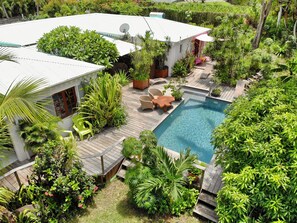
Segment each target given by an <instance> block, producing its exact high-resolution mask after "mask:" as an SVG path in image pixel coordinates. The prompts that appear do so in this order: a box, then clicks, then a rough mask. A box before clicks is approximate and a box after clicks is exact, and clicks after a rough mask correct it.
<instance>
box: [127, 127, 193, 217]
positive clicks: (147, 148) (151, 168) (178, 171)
mask: <svg viewBox="0 0 297 223" xmlns="http://www.w3.org/2000/svg"><path fill="white" fill-rule="evenodd" d="M129 140H130V142H129V144H130V145H132V146H130V147H129V148H133V149H132V151H133V152H135V151H136V153H137V154H139V153H141V154H142V157H143V162H140V159H138V161H136V162H135V164H136V165H135V166H134V167H132V168H129V169H128V171H127V174H126V179H125V181H126V183H127V184H128V185H129V188H130V191H129V195H130V198H131V200H132V202H133V203H134V204H135V205H136V206H137V207H139V208H142V209H144V210H146V211H147V212H148V213H149V214H172V215H180V214H181V213H183V212H185V211H186V210H188V209H190V208H192V207H193V206H194V205H195V203H196V200H197V196H198V191H197V190H196V189H188V188H187V187H186V185H187V181H186V179H185V178H184V176H183V174H184V172H185V171H187V170H190V169H191V168H192V165H193V163H194V162H195V161H196V159H197V157H196V156H195V155H191V154H190V150H187V151H186V152H185V153H184V152H181V153H180V157H179V158H178V159H173V158H172V157H170V156H169V155H168V153H167V152H166V151H165V149H164V148H163V147H160V146H157V139H156V136H155V135H154V134H153V133H152V132H151V131H147V130H146V131H143V132H141V134H140V140H137V139H135V138H134V139H133V140H134V141H135V144H136V145H137V148H136V149H135V147H133V143H132V138H131V139H129ZM136 142H137V143H136ZM141 144H142V146H141ZM141 149H142V151H141ZM126 151H127V150H125V153H126ZM136 153H135V154H136ZM130 154H131V155H132V156H133V155H134V153H130Z"/></svg>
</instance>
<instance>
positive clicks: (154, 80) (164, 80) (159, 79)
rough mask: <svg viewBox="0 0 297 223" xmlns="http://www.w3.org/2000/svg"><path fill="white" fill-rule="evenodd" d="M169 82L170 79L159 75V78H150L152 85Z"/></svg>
mask: <svg viewBox="0 0 297 223" xmlns="http://www.w3.org/2000/svg"><path fill="white" fill-rule="evenodd" d="M164 82H165V83H168V81H167V80H166V79H165V78H162V77H159V78H154V79H150V85H154V84H158V83H164Z"/></svg>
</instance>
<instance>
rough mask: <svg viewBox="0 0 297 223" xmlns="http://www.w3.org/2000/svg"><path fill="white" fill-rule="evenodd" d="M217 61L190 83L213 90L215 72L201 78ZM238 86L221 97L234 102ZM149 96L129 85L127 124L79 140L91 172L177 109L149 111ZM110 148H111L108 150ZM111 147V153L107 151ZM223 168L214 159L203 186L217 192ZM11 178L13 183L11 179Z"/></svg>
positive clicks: (109, 164) (160, 86)
mask: <svg viewBox="0 0 297 223" xmlns="http://www.w3.org/2000/svg"><path fill="white" fill-rule="evenodd" d="M212 66H213V64H212V63H206V64H205V66H204V67H196V68H194V69H193V72H192V73H191V74H190V75H189V76H188V77H187V84H186V85H187V86H190V87H194V88H199V89H204V90H209V88H210V85H211V83H210V81H211V75H210V77H208V78H207V79H200V76H201V74H202V72H203V71H204V70H205V69H207V70H211V69H212ZM163 85H164V83H160V84H155V85H154V86H152V87H154V88H158V89H160V90H163ZM234 92H235V89H234V88H230V87H222V95H221V97H220V98H219V99H222V100H226V101H232V100H233V98H234ZM140 95H148V91H147V89H146V90H144V91H140V90H136V89H133V88H132V83H130V84H129V86H126V87H124V88H123V104H124V106H125V107H126V111H127V114H128V118H127V124H126V125H124V126H121V127H120V128H108V129H105V130H104V131H103V132H101V133H100V134H97V135H95V136H94V137H92V138H91V139H89V140H84V141H79V142H78V154H79V156H80V158H81V160H82V162H83V164H84V169H85V170H86V172H87V173H88V174H90V175H102V174H105V173H103V171H102V163H101V161H102V159H101V156H102V154H103V155H104V159H103V164H104V172H106V171H108V170H110V168H111V167H112V166H114V165H115V164H116V163H118V162H119V160H121V159H122V155H121V141H122V140H123V138H124V137H129V136H133V137H138V136H139V133H140V132H141V131H143V130H146V129H150V130H153V129H154V128H155V127H156V126H157V125H158V124H159V123H160V122H161V121H162V120H163V119H165V118H166V117H167V115H168V114H170V113H171V112H172V111H173V109H172V108H171V109H169V110H168V111H167V112H163V111H162V110H161V109H155V110H153V111H152V110H145V111H142V110H141V108H140V102H139V96H140ZM178 103H179V102H173V107H176V106H177V105H178ZM107 148H108V149H107ZM107 150H108V152H107ZM28 171H29V172H24V173H23V172H20V173H19V174H20V175H21V176H20V178H21V179H26V176H27V175H29V174H30V169H28ZM220 174H221V169H220V168H219V167H215V166H214V163H213V162H212V163H211V164H210V165H209V167H208V168H207V169H206V173H205V181H204V183H203V188H204V189H205V190H208V191H210V192H211V193H215V194H216V193H217V191H218V190H219V189H220V188H221V186H222V185H221V177H220ZM6 181H8V182H9V183H11V184H14V182H15V180H13V179H9V180H6ZM6 181H5V182H3V181H2V182H1V181H0V185H6V186H9V185H8V183H7V182H6ZM10 181H11V182H10Z"/></svg>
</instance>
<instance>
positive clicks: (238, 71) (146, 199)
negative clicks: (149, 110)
mask: <svg viewBox="0 0 297 223" xmlns="http://www.w3.org/2000/svg"><path fill="white" fill-rule="evenodd" d="M13 2H14V1H12V0H7V1H4V2H3V4H2V10H1V15H2V16H3V17H10V16H13V15H19V14H25V15H29V14H31V16H30V17H31V18H36V17H49V16H51V17H52V16H61V15H72V14H79V13H84V12H85V11H86V10H89V11H90V12H108V13H122V14H130V15H147V14H148V11H151V10H152V9H153V10H154V11H163V12H165V13H166V15H167V16H168V18H170V19H174V20H177V21H183V22H188V23H195V24H198V25H201V26H207V27H211V28H213V31H212V33H211V35H213V36H214V37H215V39H216V40H215V42H214V43H211V44H208V46H207V48H206V49H205V51H204V54H207V55H209V56H211V57H212V59H213V60H215V61H216V66H215V70H216V72H215V78H216V79H215V81H216V82H218V83H220V84H225V85H231V86H234V85H236V82H237V81H238V80H239V79H249V78H252V77H253V75H255V74H257V73H261V74H262V75H263V77H264V78H263V80H260V81H256V82H254V84H253V85H252V86H249V89H248V90H247V93H246V96H244V97H240V98H238V99H237V100H235V101H234V102H233V103H232V105H231V106H230V107H229V108H228V109H227V111H226V119H225V121H224V122H223V123H222V124H221V125H220V126H219V127H217V128H216V129H215V131H214V132H213V141H212V142H213V145H214V146H215V147H216V155H217V158H216V159H217V160H216V161H217V163H218V164H219V165H221V166H222V167H223V169H224V174H223V182H224V187H223V189H222V190H221V191H220V192H219V194H218V197H217V209H216V212H217V214H218V216H219V221H220V222H222V223H229V222H279V223H280V222H292V223H293V222H296V221H297V211H296V209H295V208H292V207H295V206H296V201H297V197H296V189H295V188H296V187H297V177H296V171H297V169H296V162H297V154H296V151H297V148H296V140H297V139H296V138H297V135H296V132H297V125H296V119H297V117H296V114H297V103H296V102H297V98H296V91H297V59H296V58H297V40H296V17H297V8H296V1H293V0H292V1H286V2H285V3H282V2H275V1H271V0H264V1H263V2H262V5H261V3H260V2H259V1H256V0H255V1H232V3H233V4H235V5H232V4H228V3H199V4H198V3H197V4H195V3H174V4H170V5H169V4H165V3H152V2H150V1H141V3H139V4H137V3H136V2H135V1H120V2H118V1H117V2H116V1H111V2H110V1H104V0H102V1H100V0H99V1H94V2H93V1H91V2H86V1H79V2H73V1H63V2H61V1H56V0H50V1H48V2H38V1H35V2H34V3H33V2H30V1H25V2H22V4H15V6H14V7H8V6H11V5H13ZM33 14H35V15H33ZM260 15H261V16H260ZM65 33H67V35H66V36H68V38H70V39H71V40H73V41H71V43H73V45H71V44H69V45H68V46H65V44H62V43H61V42H59V40H60V39H61V38H60V37H61V36H64V34H65ZM55 36H57V37H58V38H57V39H55ZM144 38H146V39H147V42H149V43H150V44H152V45H154V44H157V43H155V42H154V41H151V40H150V36H149V34H148V36H146V37H144ZM82 40H83V41H90V42H92V43H94V46H92V47H89V48H85V46H84V45H82V44H81V41H82ZM66 41H69V39H68V40H66ZM144 43H145V41H144ZM103 45H104V46H107V50H106V51H105V52H102V54H100V53H98V52H99V51H100V50H98V49H99V48H100V46H103ZM152 45H147V47H148V48H147V49H145V50H144V51H142V53H146V54H145V55H142V54H141V51H137V52H136V53H135V54H134V55H132V58H133V57H134V59H135V60H134V64H133V65H134V70H131V75H132V77H134V78H135V79H136V76H138V78H139V79H143V78H148V75H149V66H148V65H150V64H151V62H152V60H153V58H154V57H158V56H159V57H161V58H162V56H163V54H164V52H165V51H166V50H168V48H166V46H164V48H163V49H164V50H163V51H162V52H160V53H159V55H158V54H154V55H149V52H150V49H151V48H149V47H153V46H152ZM143 46H144V45H143ZM67 47H69V48H67ZM38 48H39V49H40V50H42V51H44V52H47V53H52V54H55V55H60V56H65V57H69V58H75V59H80V60H84V61H88V62H92V63H96V64H104V65H106V66H107V67H110V66H111V64H112V63H114V62H115V61H117V59H118V52H117V51H116V48H115V46H114V45H112V44H110V43H109V42H107V41H105V40H104V39H103V38H101V37H100V35H96V33H95V32H92V31H86V32H83V31H81V30H79V29H78V28H76V27H59V28H58V29H56V30H53V31H52V32H51V33H49V34H46V35H44V37H43V39H41V40H40V41H39V42H38ZM82 48H83V50H81V49H82ZM159 48H160V47H159ZM78 49H80V50H78ZM86 52H87V53H86ZM108 53H109V56H108V58H109V60H106V58H107V57H104V56H103V55H105V54H108ZM1 54H3V55H4V57H1V60H7V59H9V58H10V57H9V55H7V54H5V52H4V53H3V52H1ZM144 56H145V58H146V59H145V60H141V59H139V58H143V57H144ZM137 58H138V62H137ZM194 60H195V58H194V57H193V56H192V55H191V54H189V55H188V56H187V57H186V58H183V59H181V60H179V61H177V63H176V64H175V65H174V67H173V76H175V77H180V78H183V77H184V76H186V75H187V73H188V71H189V70H190V69H191V68H192V66H193V64H194ZM159 65H162V59H161V60H160V63H159ZM141 69H142V70H141ZM140 71H141V73H140ZM141 75H143V76H145V77H143V76H141ZM180 80H181V79H180ZM180 80H177V81H176V82H175V83H174V82H170V83H169V84H168V85H167V86H166V87H165V89H171V90H172V93H176V94H177V96H178V95H179V93H180V92H179V91H177V90H179V89H180V85H181V81H180ZM124 83H127V80H126V74H117V75H114V76H111V75H110V74H106V73H102V74H100V75H98V78H97V79H96V80H94V81H93V82H91V84H90V85H86V86H84V88H85V92H86V95H85V97H84V101H83V103H82V104H81V105H80V107H79V108H78V112H79V113H80V114H81V115H82V117H83V118H84V119H86V120H88V121H89V122H91V123H92V125H93V126H94V129H95V131H96V132H100V131H102V130H103V129H104V128H106V127H110V126H115V127H118V126H121V125H123V124H125V122H126V113H125V110H124V108H123V107H122V104H121V86H122V85H123V84H124ZM41 84H42V81H41V80H38V81H34V80H32V79H28V80H25V81H23V82H21V83H19V84H18V85H17V86H16V87H15V88H12V89H10V92H8V94H6V95H1V102H0V103H1V104H0V105H1V106H0V111H1V112H0V117H1V121H2V124H1V128H0V133H1V134H0V139H1V140H0V147H1V150H6V149H9V148H11V146H12V145H11V141H10V140H9V132H8V130H7V125H6V123H5V122H4V117H6V118H7V119H8V121H9V122H13V121H14V120H13V117H14V116H15V115H17V116H19V117H21V118H22V119H23V120H24V122H21V136H22V137H24V139H25V143H26V146H28V147H30V148H31V149H32V150H33V151H34V152H35V153H36V159H35V164H34V167H33V174H32V176H31V177H30V179H29V186H28V187H22V188H21V189H20V190H19V191H18V192H16V193H13V192H11V191H8V190H6V189H5V188H0V210H1V216H0V219H1V220H2V221H3V222H5V221H6V222H63V221H68V220H69V219H71V220H72V221H73V222H86V221H88V222H99V221H100V222H111V221H116V222H127V219H129V221H130V222H150V221H151V222H156V221H159V222H176V221H182V222H195V221H197V222H199V221H198V220H195V219H194V218H192V217H191V216H188V215H187V214H186V215H185V214H184V213H188V212H189V211H190V210H191V208H192V207H193V206H194V205H195V203H196V200H197V196H198V194H199V192H198V190H197V189H196V188H193V187H191V185H189V181H187V180H186V179H185V178H184V176H183V174H184V173H185V172H187V171H190V172H191V171H193V172H195V170H192V164H193V163H195V160H196V157H195V156H194V155H192V154H191V153H190V151H189V150H186V151H184V152H182V153H181V154H180V158H179V159H176V160H174V159H172V158H171V157H169V156H168V154H167V153H166V152H165V150H164V148H162V147H159V146H157V140H156V138H155V136H154V135H153V134H152V132H150V131H144V132H142V133H141V135H140V137H139V139H138V138H132V137H131V138H127V139H126V140H125V141H124V143H123V155H124V156H125V157H126V158H129V159H130V160H131V162H132V163H133V164H134V167H132V168H130V169H129V170H128V172H127V175H126V180H125V184H123V183H122V182H120V181H117V180H115V181H113V182H111V183H110V184H107V185H101V184H99V182H98V181H97V179H96V178H93V177H90V176H87V174H86V173H85V172H84V171H83V170H82V164H81V162H80V161H79V159H78V157H77V152H76V150H75V147H76V145H75V141H74V140H73V139H71V138H70V139H67V140H66V139H62V138H61V137H60V132H59V131H58V128H57V122H58V121H59V120H56V119H54V118H53V117H51V116H50V115H49V114H48V113H47V112H46V111H44V110H43V109H42V108H43V104H42V103H41V104H40V102H39V103H37V104H36V103H34V101H33V100H32V98H34V97H36V89H38V88H39V86H40V85H41ZM175 91H177V92H175ZM34 93H35V94H34ZM22 97H25V98H23V99H24V100H20V99H19V98H22ZM25 100H26V101H25ZM18 107H21V108H20V109H17V108H18ZM32 112H33V113H32ZM44 120H47V122H44ZM115 191H116V192H115ZM111 199H114V200H113V202H111ZM107 201H108V202H107ZM31 204H33V205H34V207H35V208H33V209H32V210H31V211H30V210H26V211H23V212H21V213H20V214H18V213H17V211H16V210H17V209H19V208H20V207H23V206H26V205H31ZM98 210H99V211H98ZM78 216H79V217H78ZM177 216H181V217H177ZM62 219H63V220H62ZM98 219H99V220H98ZM101 220H102V221H101Z"/></svg>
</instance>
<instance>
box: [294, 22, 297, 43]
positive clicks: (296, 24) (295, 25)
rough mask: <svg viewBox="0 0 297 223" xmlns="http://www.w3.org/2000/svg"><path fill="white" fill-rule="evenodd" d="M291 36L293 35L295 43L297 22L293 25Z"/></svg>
mask: <svg viewBox="0 0 297 223" xmlns="http://www.w3.org/2000/svg"><path fill="white" fill-rule="evenodd" d="M293 35H294V37H295V41H296V38H297V20H296V21H295V24H294V28H293Z"/></svg>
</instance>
